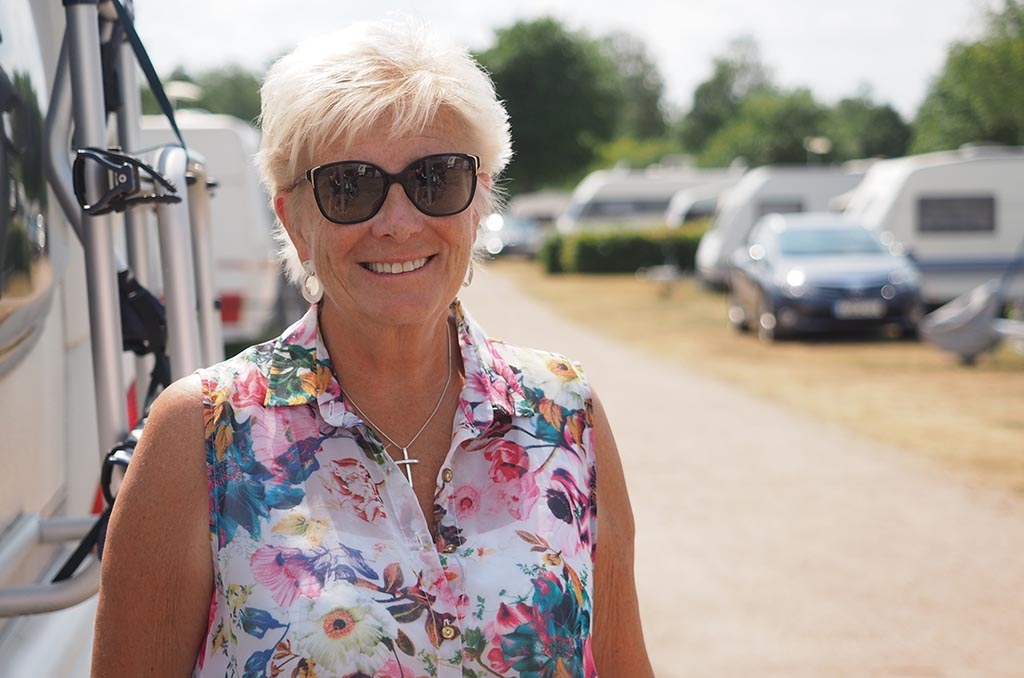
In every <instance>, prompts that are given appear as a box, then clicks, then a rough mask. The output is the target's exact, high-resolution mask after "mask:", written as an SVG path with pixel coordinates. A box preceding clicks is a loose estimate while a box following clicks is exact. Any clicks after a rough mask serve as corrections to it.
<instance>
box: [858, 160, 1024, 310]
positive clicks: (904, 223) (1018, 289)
mask: <svg viewBox="0 0 1024 678" xmlns="http://www.w3.org/2000/svg"><path fill="white" fill-rule="evenodd" d="M846 213H847V214H848V215H849V216H850V218H851V219H855V220H857V221H859V222H861V223H862V224H864V225H865V226H869V227H871V228H875V229H878V230H880V231H888V232H890V233H892V235H893V236H894V237H895V239H896V240H897V241H899V242H900V243H901V244H902V245H903V247H904V249H905V250H906V251H907V252H908V253H909V254H910V255H911V256H912V257H913V259H914V260H915V262H916V263H917V266H918V268H919V269H920V271H921V275H922V278H923V289H922V291H923V294H924V298H925V301H926V303H928V304H930V305H938V304H941V303H944V302H946V301H949V300H951V299H953V298H955V297H957V296H960V295H961V294H964V293H966V292H968V291H969V290H971V289H973V288H975V287H977V286H979V285H982V284H984V283H985V282H987V281H988V280H991V279H993V278H1000V277H1001V276H1002V275H1003V274H1004V273H1006V272H1007V270H1008V269H1009V268H1010V266H1011V264H1012V262H1013V261H1014V260H1015V259H1016V258H1017V257H1019V256H1021V250H1022V248H1024V147H1006V146H965V147H963V148H961V149H959V150H955V151H941V152H936V153H926V154H922V155H914V156H907V157H903V158H893V159H891V160H881V161H879V162H877V163H875V164H874V165H873V166H872V167H871V168H870V169H869V170H868V172H867V174H866V175H865V177H864V181H863V182H861V183H860V185H858V186H857V188H856V189H855V190H854V191H852V192H851V193H850V195H849V196H848V198H847V200H846ZM1022 273H1024V271H1022ZM1014 284H1015V287H1014V288H1013V292H1012V293H1013V294H1016V295H1024V275H1018V276H1016V277H1015V278H1014Z"/></svg>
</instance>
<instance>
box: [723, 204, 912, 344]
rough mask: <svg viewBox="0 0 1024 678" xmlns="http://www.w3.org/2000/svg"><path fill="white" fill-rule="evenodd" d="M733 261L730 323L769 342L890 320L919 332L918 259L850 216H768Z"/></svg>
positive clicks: (875, 325) (875, 326)
mask: <svg viewBox="0 0 1024 678" xmlns="http://www.w3.org/2000/svg"><path fill="white" fill-rule="evenodd" d="M729 264H730V265H729V322H730V323H731V324H732V325H733V326H734V327H735V328H736V329H738V330H740V331H749V330H754V331H756V332H757V334H758V336H759V337H760V338H761V339H763V340H766V341H771V340H773V339H777V338H780V337H783V336H791V335H794V334H797V333H817V332H830V333H837V332H844V331H846V332H849V331H863V330H876V329H881V328H883V327H886V326H889V327H893V328H895V329H896V330H897V331H898V332H899V333H900V334H901V335H903V336H913V335H914V333H915V332H916V328H917V324H918V322H919V321H920V320H921V317H922V315H923V307H922V302H921V289H920V279H921V276H920V273H919V272H918V270H917V267H916V266H915V265H914V262H913V261H912V260H911V259H910V258H908V257H907V256H905V255H903V254H901V253H900V252H899V249H898V247H897V246H896V243H895V241H894V240H892V239H891V237H887V236H886V235H884V234H880V233H878V232H876V231H874V230H872V229H868V228H866V227H864V226H862V225H861V224H858V223H856V222H852V221H850V220H849V219H847V218H845V217H844V216H843V215H839V214H833V213H813V212H812V213H804V214H769V215H766V216H764V217H762V218H761V219H760V220H758V222H757V224H756V225H755V227H754V230H753V231H752V232H751V235H750V238H749V239H748V240H747V243H746V245H744V246H742V247H740V248H738V249H736V250H734V252H733V254H732V256H731V257H730V260H729Z"/></svg>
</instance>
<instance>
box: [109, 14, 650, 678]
mask: <svg viewBox="0 0 1024 678" xmlns="http://www.w3.org/2000/svg"><path fill="white" fill-rule="evenodd" d="M262 96H263V113H262V126H263V140H262V145H261V150H260V153H259V158H258V160H259V164H260V168H261V172H262V177H263V180H264V183H265V185H266V187H267V189H268V192H269V193H270V194H271V196H272V200H273V206H274V210H275V211H276V213H277V216H278V219H279V222H280V226H281V231H280V233H279V236H280V240H281V242H282V244H283V251H284V257H285V259H286V262H287V263H288V266H289V270H290V271H291V273H292V277H293V279H294V280H295V281H296V282H298V283H299V284H300V285H301V287H302V290H303V294H304V296H305V297H306V298H307V299H308V300H309V301H310V302H311V306H310V310H309V312H308V313H307V314H306V315H305V316H304V317H303V318H302V319H301V320H300V321H298V322H297V323H296V324H295V325H293V326H292V327H291V328H289V329H288V330H286V331H285V333H284V334H283V335H282V336H281V337H280V338H278V339H277V340H275V341H272V342H268V343H266V344H262V345H259V346H255V347H253V348H251V349H249V350H247V351H245V352H243V353H242V354H240V355H239V356H236V357H235V358H232V359H230V360H228V361H226V362H224V363H222V364H220V365H216V366H213V367H211V368H209V369H205V370H200V371H199V373H198V374H196V375H194V376H193V377H191V378H187V379H184V380H182V381H180V382H178V383H176V384H174V385H172V387H171V388H169V389H168V390H167V391H166V392H165V393H163V394H162V395H161V397H160V398H159V399H158V401H157V403H156V404H155V405H154V407H153V411H152V413H151V415H150V418H149V421H148V423H147V425H146V428H145V433H144V435H143V436H142V440H141V441H140V443H139V446H138V449H137V451H136V454H135V458H134V460H133V461H132V464H131V470H130V472H129V474H128V476H127V478H126V479H125V482H124V484H123V486H122V488H121V491H120V494H119V497H118V501H117V505H116V509H115V511H114V514H113V516H112V518H111V523H110V531H109V537H108V540H107V544H106V551H105V558H104V562H103V582H102V586H101V590H100V601H99V610H98V613H97V622H96V639H95V646H94V657H93V672H94V675H95V676H128V675H167V676H172V675H173V676H181V675H187V674H189V672H193V675H197V676H223V675H245V676H279V675H282V676H313V675H316V676H319V677H320V678H325V677H326V676H371V675H372V676H388V677H397V676H409V677H413V676H416V677H418V676H426V675H431V676H452V677H456V676H458V677H462V676H495V675H498V676H514V675H529V676H594V675H597V673H598V672H600V673H601V674H602V675H604V676H612V677H615V676H648V675H651V669H650V666H649V663H648V659H647V655H646V651H645V648H644V644H643V636H642V633H641V629H640V621H639V614H638V609H637V600H636V593H635V586H634V581H633V566H632V562H633V525H632V517H631V512H630V507H629V501H628V497H627V495H626V488H625V483H624V481H623V477H622V469H621V465H620V462H619V458H618V453H617V451H616V448H615V443H614V440H613V438H612V434H611V431H610V430H609V427H608V423H607V421H606V418H605V416H604V413H603V411H602V409H601V406H600V403H599V402H598V401H597V399H596V398H595V397H594V396H593V393H592V392H591V391H590V390H589V387H588V386H587V384H586V382H585V380H584V379H583V377H582V375H581V372H580V368H579V367H578V366H577V365H574V364H573V363H571V362H569V361H568V360H566V359H565V358H562V357H560V356H556V355H551V354H547V353H543V352H538V351H532V350H526V349H522V348H518V347H513V346H508V345H504V344H501V343H498V342H493V341H490V340H488V339H487V338H486V335H484V334H483V333H482V330H481V329H480V328H479V327H478V326H477V325H476V324H475V323H474V322H473V320H472V319H471V317H470V316H469V314H468V313H467V312H466V311H465V310H464V309H463V308H462V307H461V305H460V304H459V302H458V301H457V299H456V296H457V293H458V291H459V289H460V286H461V285H463V284H465V283H467V282H469V281H470V280H471V278H472V260H471V252H472V247H473V241H474V237H475V235H476V229H477V225H478V224H479V223H480V220H481V218H482V217H483V216H485V215H487V214H488V213H490V212H491V211H493V210H494V208H495V202H496V201H495V197H494V177H496V176H497V175H498V174H499V173H500V171H501V170H502V169H503V167H504V166H505V164H506V162H507V160H508V158H509V156H510V153H511V152H510V139H509V130H508V122H507V115H506V113H505V111H504V108H503V107H502V105H501V104H500V103H499V102H498V101H497V99H496V98H495V94H494V90H493V86H492V84H491V82H490V80H489V79H488V78H487V77H486V75H484V74H483V73H482V72H481V70H480V69H479V68H478V67H477V65H476V64H475V62H473V61H472V59H471V58H469V56H468V55H467V54H466V53H465V52H462V51H459V50H454V49H451V48H449V47H447V46H444V45H442V44H440V43H439V42H436V41H434V40H433V39H432V38H431V37H430V36H428V35H427V34H426V33H425V32H423V30H422V29H420V28H417V27H415V26H413V25H412V24H403V25H396V24H365V25H357V26H353V27H351V28H349V29H347V30H346V31H345V32H344V33H343V34H341V35H335V36H331V37H330V38H328V39H325V40H319V41H313V42H310V43H307V44H305V45H303V46H300V47H299V48H298V49H296V50H295V51H294V52H293V53H292V54H290V55H288V56H286V57H284V58H282V59H281V60H279V61H278V62H277V63H276V64H275V65H274V66H273V67H272V68H271V70H270V72H269V73H268V75H267V78H266V81H265V83H264V85H263V89H262Z"/></svg>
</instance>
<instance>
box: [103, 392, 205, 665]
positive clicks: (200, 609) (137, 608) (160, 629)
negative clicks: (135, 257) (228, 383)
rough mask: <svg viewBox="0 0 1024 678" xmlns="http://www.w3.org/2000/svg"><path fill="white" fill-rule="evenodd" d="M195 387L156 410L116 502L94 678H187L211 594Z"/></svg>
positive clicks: (167, 397)
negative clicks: (162, 677) (166, 677)
mask: <svg viewBox="0 0 1024 678" xmlns="http://www.w3.org/2000/svg"><path fill="white" fill-rule="evenodd" d="M204 438H205V436H204V423H203V404H202V386H201V383H200V381H199V379H198V377H188V378H186V379H183V380H181V381H178V382H176V383H175V384H173V385H171V387H169V388H168V389H167V390H166V391H164V392H163V393H162V394H161V395H160V397H159V398H158V399H157V401H156V402H155V403H154V405H153V408H152V410H151V413H150V415H149V417H148V418H147V420H146V424H145V426H144V428H143V433H142V436H141V439H140V440H139V444H138V446H137V448H136V451H135V454H134V455H133V458H132V460H131V463H130V464H129V466H128V472H127V474H126V476H125V480H124V483H123V484H122V486H121V488H120V490H119V491H118V494H117V500H116V502H115V504H114V510H113V513H112V515H111V519H110V526H109V529H108V534H107V542H106V548H105V551H104V557H103V568H102V579H101V583H100V598H99V606H98V609H97V614H96V636H95V641H94V646H93V675H94V676H107V675H111V676H113V675H143V674H145V675H149V672H150V671H151V670H155V671H156V673H154V674H153V675H172V674H175V673H176V674H177V675H185V674H187V673H188V672H189V671H191V668H192V665H193V663H194V662H195V648H197V647H199V646H200V645H201V642H202V634H203V633H204V631H205V625H206V620H207V616H208V612H209V605H210V598H211V595H212V590H213V571H212V564H211V555H210V546H209V500H208V490H207V482H206V459H205V444H204Z"/></svg>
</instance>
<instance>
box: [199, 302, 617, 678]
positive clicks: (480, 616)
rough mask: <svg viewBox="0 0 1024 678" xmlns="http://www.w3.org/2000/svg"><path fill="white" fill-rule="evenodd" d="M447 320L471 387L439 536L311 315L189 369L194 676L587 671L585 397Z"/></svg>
mask: <svg viewBox="0 0 1024 678" xmlns="http://www.w3.org/2000/svg"><path fill="white" fill-rule="evenodd" d="M453 311H454V313H455V316H456V320H457V322H458V326H459V343H460V348H461V352H462V358H463V363H464V367H465V375H466V381H465V386H464V387H463V390H462V393H461V401H460V406H459V408H458V412H457V414H456V417H455V420H454V422H453V429H452V444H451V448H450V449H449V451H448V455H447V458H446V459H445V462H444V464H443V465H442V468H441V472H440V473H439V476H438V478H437V481H436V490H435V495H434V497H435V499H434V507H433V511H434V518H435V531H434V534H430V533H429V532H428V528H427V522H426V520H425V519H424V516H423V513H422V511H421V510H420V506H419V504H418V502H417V500H416V495H415V494H414V493H413V491H412V488H411V487H410V485H409V483H408V481H407V480H406V478H405V476H404V474H403V473H402V471H401V470H400V469H399V467H398V466H397V465H396V464H395V463H394V462H393V461H392V459H391V457H390V456H389V455H388V454H387V453H386V452H385V451H384V448H383V446H382V445H381V443H380V441H379V440H378V439H377V437H376V436H375V434H374V433H373V432H372V431H371V430H370V429H369V428H367V427H366V425H365V424H364V423H363V421H362V420H361V419H360V418H359V417H358V416H357V414H356V413H355V411H354V410H353V409H351V408H350V406H349V404H348V403H346V402H345V401H344V399H343V397H342V395H341V390H340V388H339V386H338V383H337V381H336V380H335V378H334V376H333V371H332V369H331V365H330V361H329V358H328V355H327V352H326V350H325V348H324V344H323V342H322V340H321V338H320V336H319V332H318V323H317V313H316V307H315V306H314V307H312V308H311V309H310V311H309V312H308V313H307V314H306V315H305V316H304V317H303V318H302V319H301V320H300V321H298V322H297V323H296V324H295V325H293V326H292V327H291V328H289V329H288V330H287V331H286V332H285V333H284V334H283V335H282V336H281V337H280V338H278V339H276V340H274V341H270V342H267V343H264V344H261V345H258V346H254V347H252V348H250V349H248V350H246V351H245V352H243V353H241V354H240V355H238V356H236V357H234V358H231V359H229V360H227V361H225V362H223V363H220V364H218V365H215V366H213V367H211V368H208V369H204V370H201V371H200V373H199V374H200V376H201V378H202V382H203V394H204V415H205V424H206V455H207V468H208V480H209V488H210V543H211V547H212V550H213V562H214V574H215V587H214V595H213V599H212V601H211V607H210V618H209V627H208V631H207V634H206V638H205V642H204V645H203V647H202V648H201V650H200V652H199V654H198V658H197V661H196V666H195V670H194V673H193V675H194V676H218V677H219V676H244V677H246V678H249V677H257V676H266V677H268V678H274V677H278V676H282V677H293V676H294V677H299V676H304V677H309V678H312V677H314V676H316V677H317V678H328V677H330V676H346V677H351V678H356V677H363V676H382V677H386V678H400V677H406V678H422V677H424V676H431V677H438V678H442V677H443V678H467V677H469V678H472V677H483V676H531V677H551V678H554V677H558V678H563V677H570V676H573V677H575V676H585V677H588V678H589V677H591V676H596V675H597V673H596V670H595V668H594V662H593V659H592V655H591V623H592V605H593V583H594V582H593V570H594V568H593V559H594V546H595V538H596V516H597V511H596V504H595V467H594V454H593V446H592V433H591V420H590V415H591V403H590V393H589V389H588V386H587V384H586V382H585V380H584V379H583V376H582V374H581V372H580V368H579V367H578V366H577V365H575V364H573V363H571V362H569V361H568V360H566V359H565V358H563V357H561V356H558V355H554V354H550V353H544V352H540V351H533V350H526V349H522V348H518V347H513V346H510V345H507V344H504V343H501V342H497V341H493V340H490V339H488V338H487V337H486V336H485V335H484V334H483V333H482V330H481V329H480V327H479V326H478V325H476V324H475V323H474V322H473V321H472V319H471V318H470V317H469V316H468V314H466V313H465V312H464V311H463V310H462V308H461V306H460V305H459V303H458V302H455V304H453Z"/></svg>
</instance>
